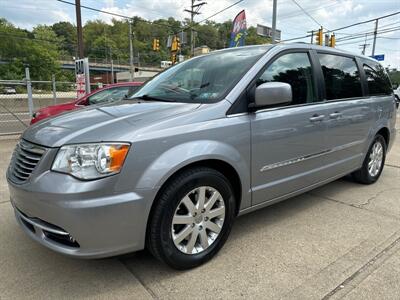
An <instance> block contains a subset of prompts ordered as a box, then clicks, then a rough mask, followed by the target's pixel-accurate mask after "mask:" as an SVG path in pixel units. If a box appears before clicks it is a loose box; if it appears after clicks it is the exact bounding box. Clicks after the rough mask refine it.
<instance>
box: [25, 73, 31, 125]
mask: <svg viewBox="0 0 400 300" xmlns="http://www.w3.org/2000/svg"><path fill="white" fill-rule="evenodd" d="M25 80H26V91H27V93H28V108H29V115H30V116H31V118H32V116H33V99H32V82H31V76H30V75H29V67H26V68H25Z"/></svg>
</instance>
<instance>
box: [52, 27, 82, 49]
mask: <svg viewBox="0 0 400 300" xmlns="http://www.w3.org/2000/svg"><path fill="white" fill-rule="evenodd" d="M51 28H52V30H53V31H54V32H55V33H56V35H57V36H58V37H59V38H61V41H62V42H61V46H60V49H61V51H62V52H63V53H62V55H69V56H77V53H76V49H77V47H76V46H77V45H76V40H77V37H76V35H77V34H76V27H75V26H74V25H72V24H71V23H69V22H58V23H54V24H53V25H52V26H51Z"/></svg>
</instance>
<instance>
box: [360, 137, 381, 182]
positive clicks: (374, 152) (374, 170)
mask: <svg viewBox="0 0 400 300" xmlns="http://www.w3.org/2000/svg"><path fill="white" fill-rule="evenodd" d="M386 147H387V146H386V141H385V139H384V138H383V136H381V135H380V134H378V135H376V136H375V139H374V141H373V142H372V144H371V146H370V147H369V150H368V153H367V156H366V157H365V159H364V162H363V165H362V167H361V169H359V170H357V171H356V172H354V173H353V177H354V179H355V180H356V181H358V182H360V183H363V184H371V183H374V182H376V181H377V180H378V178H379V177H380V175H381V173H382V170H383V166H384V164H385V158H386Z"/></svg>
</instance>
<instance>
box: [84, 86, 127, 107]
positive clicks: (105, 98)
mask: <svg viewBox="0 0 400 300" xmlns="http://www.w3.org/2000/svg"><path fill="white" fill-rule="evenodd" d="M128 90H129V86H122V87H115V88H110V89H106V90H102V91H100V92H98V93H96V94H94V95H92V96H90V97H89V103H90V104H98V103H102V102H109V101H117V100H121V99H122V98H124V97H125V96H126V95H127V93H128Z"/></svg>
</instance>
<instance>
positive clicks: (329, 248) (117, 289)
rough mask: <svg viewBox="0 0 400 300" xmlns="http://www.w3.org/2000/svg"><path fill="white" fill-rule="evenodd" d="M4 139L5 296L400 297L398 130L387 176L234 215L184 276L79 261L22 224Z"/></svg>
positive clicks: (1, 280) (124, 263)
mask: <svg viewBox="0 0 400 300" xmlns="http://www.w3.org/2000/svg"><path fill="white" fill-rule="evenodd" d="M14 144H15V140H3V141H1V140H0V169H1V174H0V266H1V271H0V298H1V299H9V298H22V297H24V298H97V299H99V298H100V299H101V298H104V299H105V298H113V299H124V298H129V299H151V298H155V299H158V298H160V299H199V298H218V299H226V298H229V299H237V298H264V299H276V298H284V299H329V298H332V299H338V298H342V297H344V298H345V299H400V184H399V183H400V132H399V133H398V139H397V141H396V144H395V146H394V147H393V149H392V151H391V153H390V154H389V156H388V159H387V162H386V167H385V170H384V172H383V174H382V177H381V178H380V180H379V181H378V182H377V183H376V184H374V185H370V186H364V185H359V184H356V183H354V182H352V181H350V180H347V179H341V180H338V181H335V182H332V183H330V184H328V185H326V186H323V187H321V188H319V189H316V190H313V191H311V192H309V193H306V194H304V195H301V196H299V197H295V198H292V199H290V200H287V201H285V202H282V203H279V204H276V205H273V206H271V207H268V208H265V209H262V210H260V211H257V212H254V213H252V214H248V215H244V216H242V217H240V218H238V219H237V221H236V223H235V225H234V228H233V231H232V234H231V236H230V238H229V239H228V242H227V243H226V245H225V246H224V248H223V249H222V250H221V252H220V253H219V254H218V255H217V256H216V257H215V258H214V259H213V260H212V261H211V262H209V263H208V264H206V265H204V266H201V267H199V268H197V269H194V270H191V271H186V272H178V271H174V270H171V269H169V268H168V267H166V266H164V265H162V264H161V263H159V262H158V261H157V260H155V259H154V258H153V257H152V256H151V255H150V254H148V253H147V252H146V251H142V252H138V253H133V254H129V255H125V256H121V257H117V258H110V259H102V260H90V261H87V260H77V259H72V258H67V257H64V256H61V255H59V254H56V253H54V252H52V251H50V250H47V249H46V248H44V247H42V246H40V245H38V244H37V243H35V242H33V241H31V240H30V239H29V238H28V237H27V236H26V235H25V234H24V233H23V232H22V230H21V229H19V228H18V226H17V224H16V222H15V220H14V216H13V212H12V208H11V205H10V203H9V201H8V191H7V186H6V181H5V175H4V173H5V170H6V167H7V165H8V161H9V157H10V155H11V151H12V149H13V147H14Z"/></svg>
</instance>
